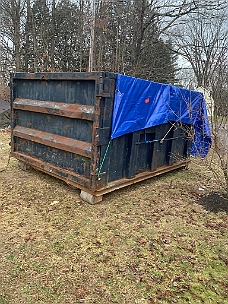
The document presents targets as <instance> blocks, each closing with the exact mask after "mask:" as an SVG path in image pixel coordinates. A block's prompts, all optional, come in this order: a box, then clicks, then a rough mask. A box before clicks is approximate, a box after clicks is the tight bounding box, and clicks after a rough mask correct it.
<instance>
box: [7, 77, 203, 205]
mask: <svg viewBox="0 0 228 304" xmlns="http://www.w3.org/2000/svg"><path fill="white" fill-rule="evenodd" d="M138 82H139V83H138ZM144 84H145V87H144ZM148 85H149V89H148ZM154 86H157V87H156V88H155V87H154ZM10 87H11V118H12V121H11V155H12V156H13V157H15V158H16V159H18V160H19V164H20V167H22V168H27V167H28V166H31V167H33V168H35V169H38V170H41V171H43V172H45V173H47V174H50V175H52V176H54V177H56V178H60V179H62V180H64V181H65V182H66V183H68V184H70V185H72V186H74V187H77V188H79V189H81V194H80V195H81V198H82V199H84V200H85V201H88V202H90V203H96V202H99V201H101V200H102V196H103V195H104V194H105V193H108V192H111V191H113V190H115V189H119V188H122V187H125V186H128V185H131V184H133V183H136V182H139V181H142V180H145V179H148V178H150V177H153V176H156V175H158V174H161V173H164V172H168V171H171V170H174V169H177V168H180V167H185V166H186V164H187V162H188V161H189V153H190V150H191V145H192V136H191V129H192V123H191V120H190V118H189V117H190V115H189V117H188V119H186V117H185V116H186V115H185V114H183V113H179V112H178V111H180V109H179V108H180V107H178V110H177V109H175V113H174V110H173V109H171V110H172V111H170V110H167V109H170V104H169V105H168V108H164V104H166V101H165V99H166V98H168V97H169V100H170V99H172V98H173V99H175V100H176V97H175V96H176V95H175V94H173V93H172V94H171V93H170V89H173V87H172V86H170V85H163V84H156V83H152V87H151V82H149V81H145V80H140V79H136V78H133V77H129V76H124V75H120V74H114V73H105V72H91V73H12V74H11V81H10ZM150 87H151V88H150ZM167 87H168V89H167ZM132 89H133V92H132ZM140 90H143V93H140ZM159 90H160V91H159ZM124 91H125V92H124ZM167 92H168V95H167ZM182 93H183V92H182ZM199 94H201V93H198V95H199ZM198 95H197V96H198ZM147 96H149V97H147ZM170 96H171V97H170ZM189 96H190V95H189ZM199 96H200V100H201V99H202V100H203V98H202V94H201V95H199ZM185 98H186V96H185ZM177 99H178V98H177ZM139 100H142V103H143V106H142V105H141V104H140V105H139V104H138V105H137V102H138V101H139ZM202 100H201V101H202ZM191 102H192V99H191ZM159 103H162V107H163V109H162V110H161V108H159V109H158V106H157V105H158V104H159ZM179 103H180V102H179V101H178V104H179ZM180 104H181V103H180ZM181 106H182V108H184V107H183V105H181ZM174 107H177V105H176V104H175V106H174ZM135 108H137V110H136V111H134V109H135ZM201 108H202V107H201ZM151 109H152V110H151ZM203 109H204V107H203ZM201 110H202V109H201ZM167 111H168V112H169V115H168V112H167ZM184 111H185V112H186V102H185V110H184ZM177 112H178V115H177V114H176V113H177ZM196 112H197V115H198V114H199V113H198V112H199V109H198V108H197V111H196ZM201 112H202V111H201ZM161 113H163V114H164V115H165V116H166V117H163V116H164V115H163V116H162V114H161ZM203 114H204V115H205V113H203ZM132 115H133V116H132ZM145 115H146V117H144V116H145ZM179 115H180V116H181V117H179V118H178V119H177V117H176V116H179ZM200 115H201V116H202V113H201V114H200ZM198 116H199V115H198ZM198 116H197V117H198ZM154 117H155V119H154ZM139 118H140V119H139ZM158 118H159V119H158ZM138 119H139V121H138ZM191 119H192V113H191ZM194 119H195V118H194ZM195 121H197V119H195ZM193 125H194V124H193ZM198 125H199V124H198ZM204 129H205V127H204ZM204 131H205V130H204ZM207 131H208V130H206V132H207ZM198 133H200V136H201V135H202V134H201V133H202V132H198ZM204 133H205V132H204ZM207 135H208V134H207ZM198 137H199V136H198ZM199 138H200V137H199ZM208 138H209V135H208ZM199 141H200V142H201V139H199ZM208 141H209V140H208Z"/></svg>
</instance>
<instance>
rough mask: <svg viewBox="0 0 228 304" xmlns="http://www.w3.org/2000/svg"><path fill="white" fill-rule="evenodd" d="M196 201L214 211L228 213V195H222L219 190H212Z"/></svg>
mask: <svg viewBox="0 0 228 304" xmlns="http://www.w3.org/2000/svg"><path fill="white" fill-rule="evenodd" d="M196 203H197V204H199V205H201V206H203V207H204V208H205V209H206V210H208V211H211V212H214V213H218V212H226V213H228V196H227V195H221V194H220V193H218V192H211V193H209V194H207V195H204V196H201V197H200V198H199V199H198V201H197V202H196Z"/></svg>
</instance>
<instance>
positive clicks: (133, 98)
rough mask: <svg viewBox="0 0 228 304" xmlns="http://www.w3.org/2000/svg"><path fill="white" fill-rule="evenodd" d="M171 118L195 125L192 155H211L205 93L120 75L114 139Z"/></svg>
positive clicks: (115, 107)
mask: <svg viewBox="0 0 228 304" xmlns="http://www.w3.org/2000/svg"><path fill="white" fill-rule="evenodd" d="M169 121H171V122H182V123H186V124H189V125H193V128H194V139H193V143H192V150H191V154H192V155H193V156H201V157H205V156H206V155H207V153H208V151H209V148H210V145H211V134H210V126H209V122H208V116H207V109H206V102H205V100H204V98H203V94H202V93H199V92H195V91H190V90H187V89H183V88H179V87H176V86H172V85H169V84H161V83H156V82H152V81H148V80H143V79H139V78H134V77H130V76H125V75H121V74H118V77H117V84H116V92H115V100H114V111H113V120H112V134H111V139H113V138H116V137H119V136H122V135H124V134H128V133H131V132H135V131H138V130H142V129H145V128H149V127H153V126H156V125H161V124H164V123H167V122H169Z"/></svg>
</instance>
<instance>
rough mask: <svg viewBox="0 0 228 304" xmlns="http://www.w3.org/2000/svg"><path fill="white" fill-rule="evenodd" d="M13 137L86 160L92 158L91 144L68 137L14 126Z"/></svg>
mask: <svg viewBox="0 0 228 304" xmlns="http://www.w3.org/2000/svg"><path fill="white" fill-rule="evenodd" d="M13 135H14V136H17V137H20V138H24V139H27V140H30V141H34V142H37V143H40V144H43V145H46V146H49V147H53V148H56V149H60V150H63V151H68V152H72V153H75V154H78V155H82V156H85V157H88V158H91V156H92V152H91V151H92V146H91V144H89V143H87V142H83V141H80V140H76V139H72V138H69V137H64V136H60V135H55V134H52V133H47V132H43V131H38V130H34V129H30V128H24V127H21V126H16V127H15V128H14V129H13Z"/></svg>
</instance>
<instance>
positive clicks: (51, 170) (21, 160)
mask: <svg viewBox="0 0 228 304" xmlns="http://www.w3.org/2000/svg"><path fill="white" fill-rule="evenodd" d="M11 155H12V156H13V157H15V158H16V159H18V166H19V168H20V169H22V170H28V169H29V167H32V168H34V169H37V170H39V171H42V172H44V173H46V174H48V175H52V176H53V177H56V178H58V179H61V180H63V181H65V182H66V183H67V184H68V185H70V186H73V187H75V188H78V189H81V193H80V197H81V199H82V200H84V201H86V202H88V203H90V204H96V203H99V202H101V201H102V200H103V195H104V194H106V193H109V192H112V191H114V190H118V189H121V188H123V187H127V186H130V185H132V184H135V183H138V182H141V181H144V180H146V179H149V178H152V177H155V176H158V175H161V174H163V173H167V172H170V171H173V170H176V169H179V168H185V167H188V164H189V162H190V160H189V159H186V160H181V161H179V162H176V163H174V164H172V165H169V166H163V167H159V168H157V169H155V170H154V171H146V172H142V173H139V174H137V175H135V176H134V177H133V178H129V179H128V178H122V179H120V180H117V181H114V182H110V183H108V184H107V185H105V186H104V188H100V189H98V190H95V191H91V190H90V189H89V184H88V187H86V186H83V185H82V177H81V176H78V178H80V180H79V181H78V182H76V181H74V180H76V174H74V173H72V172H70V171H69V170H67V169H66V170H65V172H64V173H65V174H63V169H62V168H61V170H60V168H59V169H58V167H57V166H53V165H50V164H49V163H45V164H44V162H41V161H40V160H38V159H36V158H34V157H31V156H30V157H28V156H27V155H26V156H25V155H23V154H20V153H11ZM60 173H61V174H60ZM72 178H73V179H74V180H72ZM83 182H84V185H85V184H86V183H89V180H86V179H85V178H83Z"/></svg>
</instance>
